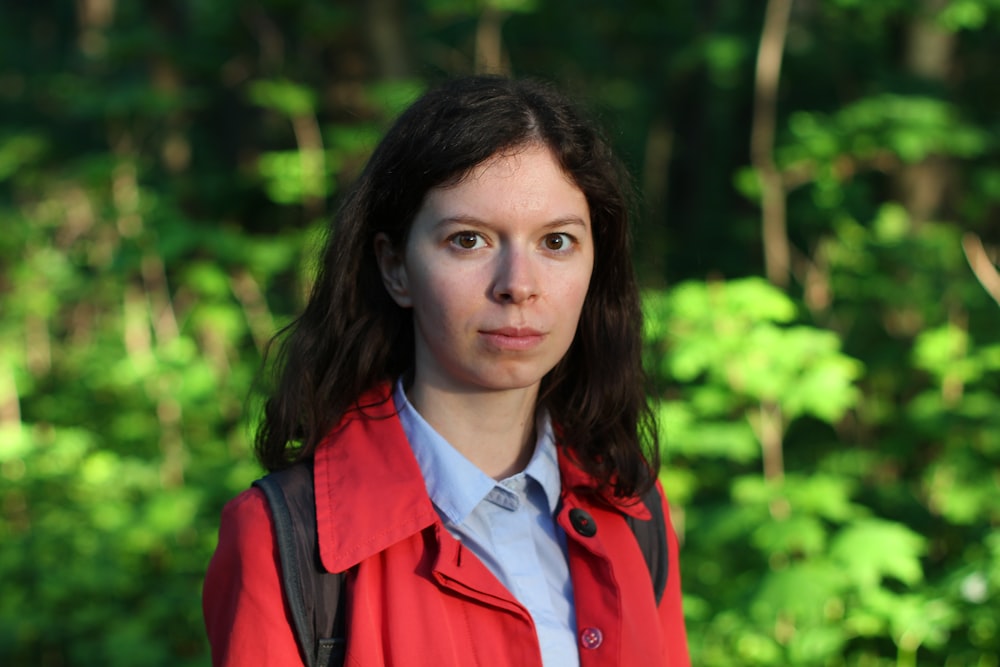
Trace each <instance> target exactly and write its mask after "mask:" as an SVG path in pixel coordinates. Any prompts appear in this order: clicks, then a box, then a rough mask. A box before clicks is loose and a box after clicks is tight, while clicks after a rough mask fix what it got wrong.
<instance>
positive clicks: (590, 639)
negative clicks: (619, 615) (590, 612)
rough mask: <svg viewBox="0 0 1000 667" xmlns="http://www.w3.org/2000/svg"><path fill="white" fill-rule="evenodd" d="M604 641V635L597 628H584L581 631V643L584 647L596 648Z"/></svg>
mask: <svg viewBox="0 0 1000 667" xmlns="http://www.w3.org/2000/svg"><path fill="white" fill-rule="evenodd" d="M603 641H604V635H603V634H602V633H601V631H600V630H598V629H597V628H584V629H583V630H582V631H581V632H580V645H581V646H583V648H590V649H595V648H597V647H598V646H600V645H601V642H603Z"/></svg>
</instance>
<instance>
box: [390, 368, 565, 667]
mask: <svg viewBox="0 0 1000 667" xmlns="http://www.w3.org/2000/svg"><path fill="white" fill-rule="evenodd" d="M393 400H394V401H395V404H396V410H397V411H398V412H399V420H400V422H402V425H403V431H404V432H405V433H406V437H407V439H408V440H409V441H410V446H411V447H412V448H413V453H414V455H415V456H416V458H417V463H418V464H419V465H420V470H421V472H422V473H423V475H424V483H425V484H426V485H427V494H428V495H429V496H430V499H431V502H432V503H433V504H434V509H436V510H437V513H438V515H439V516H440V517H441V521H442V522H443V523H444V526H445V528H446V529H447V530H448V532H449V533H451V534H452V536H454V537H455V539H457V540H460V541H461V542H462V544H464V545H465V546H466V547H467V548H468V549H470V550H471V551H472V552H473V553H474V554H476V556H477V557H478V558H479V559H480V560H481V561H482V562H483V563H484V564H485V565H486V567H487V568H489V570H490V571H491V572H492V573H493V574H494V575H495V576H496V578H497V579H499V580H500V583H502V584H503V585H504V586H506V587H507V590H509V591H510V592H511V593H512V594H513V595H514V597H515V598H516V599H517V600H518V602H520V603H521V604H522V605H524V607H525V608H526V609H527V610H528V612H529V613H530V614H531V618H532V619H533V620H534V622H535V628H536V630H537V632H538V642H539V645H540V646H541V650H542V662H543V664H545V665H546V666H547V667H556V666H558V667H565V666H571V665H578V664H580V661H579V653H578V650H577V643H576V615H575V609H574V606H573V583H572V581H571V580H570V577H569V565H568V562H567V556H566V534H565V533H564V532H563V530H562V528H561V527H560V526H559V525H558V524H557V523H556V521H555V511H556V506H557V505H558V503H559V493H560V488H561V483H560V479H559V463H558V460H557V459H556V445H555V439H554V437H553V434H552V422H551V420H550V419H549V418H548V415H542V416H540V417H539V418H538V420H537V423H536V429H535V430H536V433H537V434H538V440H537V441H536V443H535V451H534V453H533V454H532V456H531V460H530V461H529V462H528V465H527V467H526V468H525V469H524V470H523V471H522V472H519V473H517V474H516V475H513V476H511V477H508V478H506V479H503V480H500V481H499V482H497V481H496V480H494V479H493V478H492V477H490V476H489V475H487V474H486V473H484V472H483V471H482V470H480V469H479V468H477V467H476V466H475V465H473V463H472V462H471V461H469V460H468V459H467V458H465V457H464V456H462V454H460V453H459V452H458V450H456V449H455V448H454V447H452V446H451V444H449V443H448V441H447V440H445V439H444V438H443V437H441V435H439V434H438V432H437V431H435V430H434V429H433V428H432V427H431V425H430V424H428V423H427V422H426V421H425V420H424V418H423V417H421V416H420V413H418V412H417V410H416V408H414V407H413V405H412V404H411V403H410V402H409V400H407V398H406V393H405V392H404V391H403V384H402V381H399V382H397V383H396V388H395V391H394V393H393Z"/></svg>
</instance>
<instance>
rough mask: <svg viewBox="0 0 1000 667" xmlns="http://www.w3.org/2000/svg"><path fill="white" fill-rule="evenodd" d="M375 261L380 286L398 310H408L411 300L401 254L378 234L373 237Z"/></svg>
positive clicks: (387, 238)
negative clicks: (379, 275) (382, 286)
mask: <svg viewBox="0 0 1000 667" xmlns="http://www.w3.org/2000/svg"><path fill="white" fill-rule="evenodd" d="M375 259H376V261H377V262H378V269H379V272H380V273H381V274H382V284H383V285H385V289H386V291H387V292H389V296H391V297H392V300H393V301H395V302H396V303H397V304H398V305H399V307H400V308H410V307H412V306H413V300H412V299H411V298H410V286H409V280H408V279H407V276H406V264H405V262H404V261H403V259H404V257H403V253H402V252H401V251H398V250H396V249H395V248H394V247H393V245H392V242H391V241H390V240H389V237H388V236H386V235H385V234H384V233H382V232H379V233H378V234H376V235H375Z"/></svg>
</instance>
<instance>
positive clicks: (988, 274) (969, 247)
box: [962, 232, 1000, 305]
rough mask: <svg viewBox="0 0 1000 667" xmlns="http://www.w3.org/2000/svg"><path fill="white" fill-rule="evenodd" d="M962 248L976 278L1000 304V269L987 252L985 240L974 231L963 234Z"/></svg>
mask: <svg viewBox="0 0 1000 667" xmlns="http://www.w3.org/2000/svg"><path fill="white" fill-rule="evenodd" d="M962 250H963V251H964V252H965V259H966V260H967V261H968V262H969V267H970V268H971V269H972V273H974V274H975V276H976V280H978V281H979V284H980V285H982V286H983V289H985V290H986V293H987V294H989V295H990V296H991V297H992V298H993V300H994V301H996V302H997V305H1000V271H997V267H996V265H995V264H994V263H993V262H992V260H990V257H989V255H988V254H986V248H985V247H984V246H983V240H982V239H980V238H979V237H978V236H976V235H975V234H973V233H972V232H968V233H966V234H965V235H964V236H962Z"/></svg>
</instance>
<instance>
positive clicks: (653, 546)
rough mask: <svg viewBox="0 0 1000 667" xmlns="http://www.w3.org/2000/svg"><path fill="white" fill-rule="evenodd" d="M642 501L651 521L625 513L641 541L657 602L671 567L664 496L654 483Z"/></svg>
mask: <svg viewBox="0 0 1000 667" xmlns="http://www.w3.org/2000/svg"><path fill="white" fill-rule="evenodd" d="M642 503H643V505H645V506H646V509H648V510H649V513H650V514H652V515H653V518H652V519H650V520H649V521H646V520H644V519H636V518H635V517H633V516H629V515H628V514H626V515H625V520H626V521H627V522H628V526H629V528H631V529H632V533H633V534H634V535H635V541H636V542H638V543H639V549H640V550H641V551H642V555H643V557H644V558H645V559H646V566H647V567H649V576H650V579H652V581H653V594H654V595H655V596H656V604H657V605H659V604H660V600H662V599H663V591H665V590H666V588H667V573H668V571H669V569H670V553H669V552H668V551H667V526H666V519H665V517H664V516H663V498H662V497H661V496H660V491H659V489H657V487H656V486H655V485H654V486H653V487H652V488H650V489H649V491H647V492H646V493H645V494H644V495H643V496H642Z"/></svg>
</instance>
